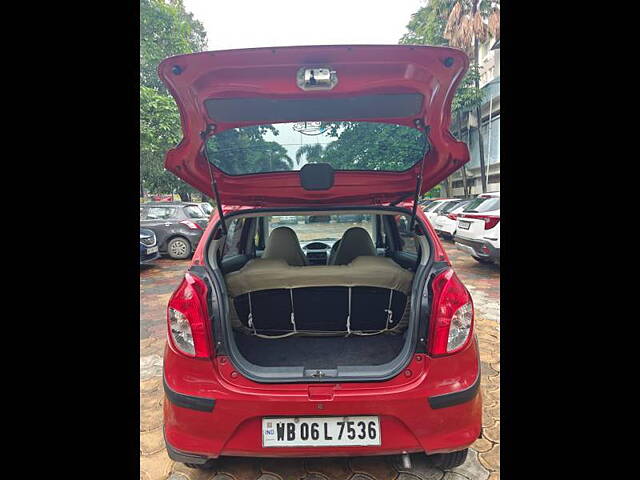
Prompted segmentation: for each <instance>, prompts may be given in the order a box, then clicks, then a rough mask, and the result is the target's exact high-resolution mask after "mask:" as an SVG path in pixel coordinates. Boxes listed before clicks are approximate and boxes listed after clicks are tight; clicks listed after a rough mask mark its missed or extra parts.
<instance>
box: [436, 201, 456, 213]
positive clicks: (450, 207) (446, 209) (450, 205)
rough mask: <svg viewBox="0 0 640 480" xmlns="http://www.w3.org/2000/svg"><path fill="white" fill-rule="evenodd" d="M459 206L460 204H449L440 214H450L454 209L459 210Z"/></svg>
mask: <svg viewBox="0 0 640 480" xmlns="http://www.w3.org/2000/svg"><path fill="white" fill-rule="evenodd" d="M459 205H460V202H449V203H447V204H446V205H445V206H444V208H441V209H440V210H439V212H440V213H449V212H450V211H451V210H453V209H454V208H458V206H459Z"/></svg>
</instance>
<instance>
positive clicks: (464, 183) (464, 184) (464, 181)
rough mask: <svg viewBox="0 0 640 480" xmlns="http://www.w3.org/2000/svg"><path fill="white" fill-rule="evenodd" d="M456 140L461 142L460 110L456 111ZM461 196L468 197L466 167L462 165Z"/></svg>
mask: <svg viewBox="0 0 640 480" xmlns="http://www.w3.org/2000/svg"><path fill="white" fill-rule="evenodd" d="M467 123H468V122H467ZM458 139H459V140H462V112H461V111H460V110H458ZM462 195H463V196H464V197H468V196H469V194H468V193H467V167H466V166H465V165H462Z"/></svg>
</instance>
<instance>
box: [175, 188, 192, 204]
mask: <svg viewBox="0 0 640 480" xmlns="http://www.w3.org/2000/svg"><path fill="white" fill-rule="evenodd" d="M178 195H180V200H182V201H183V202H190V201H191V194H190V193H189V192H185V191H180V192H178Z"/></svg>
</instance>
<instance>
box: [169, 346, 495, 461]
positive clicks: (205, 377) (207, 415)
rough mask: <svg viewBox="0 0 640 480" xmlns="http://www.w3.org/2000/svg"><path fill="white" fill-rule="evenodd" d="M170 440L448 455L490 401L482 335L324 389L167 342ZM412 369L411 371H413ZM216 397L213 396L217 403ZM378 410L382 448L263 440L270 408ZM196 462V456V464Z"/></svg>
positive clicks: (280, 452) (231, 450)
mask: <svg viewBox="0 0 640 480" xmlns="http://www.w3.org/2000/svg"><path fill="white" fill-rule="evenodd" d="M164 369H165V379H164V381H165V391H166V392H167V393H168V394H167V396H166V397H165V402H164V428H165V439H166V442H167V444H168V448H169V451H170V454H171V453H175V452H176V451H178V452H183V453H187V454H191V455H196V457H197V456H200V457H203V458H205V457H209V458H215V457H218V456H220V455H229V456H256V457H313V456H319V457H330V456H354V455H391V454H400V453H403V452H423V451H424V452H427V453H441V452H450V451H456V450H461V449H464V448H466V447H468V446H469V445H471V444H472V443H473V442H474V441H475V440H476V439H477V438H478V436H479V435H480V429H481V424H482V405H481V395H480V389H479V383H480V376H479V374H480V370H479V362H478V354H477V345H476V342H475V341H474V342H470V345H469V347H468V348H466V349H465V350H464V351H462V352H459V353H457V354H454V355H452V356H449V357H443V358H429V357H427V356H425V355H424V354H417V355H414V357H413V360H412V361H411V363H410V364H409V365H408V366H407V368H406V369H405V371H404V372H403V373H401V374H400V375H398V376H397V377H395V378H393V379H391V380H389V381H387V382H382V383H375V384H373V383H360V384H355V383H351V384H349V383H343V384H339V385H337V386H335V388H331V387H332V386H333V385H332V386H327V384H322V385H325V386H327V389H326V392H322V390H323V389H320V390H321V392H320V394H318V393H317V385H316V386H315V389H316V390H313V389H310V388H309V387H310V385H309V384H286V385H280V384H278V385H265V384H258V383H254V382H251V381H249V380H247V379H244V378H242V377H240V376H236V377H235V378H234V377H233V376H232V373H234V372H233V366H232V365H231V364H230V363H229V361H228V359H225V358H224V357H218V358H217V359H216V364H215V365H214V364H213V363H212V362H210V361H203V360H193V359H187V358H185V357H182V356H181V355H178V354H176V353H175V352H173V351H172V350H171V349H170V348H168V347H167V348H166V350H165V357H164ZM407 371H409V372H410V374H409V373H407ZM212 400H215V401H214V402H212ZM325 415H326V416H350V415H378V416H379V417H380V426H381V438H382V445H381V446H367V447H302V448H299V447H295V448H264V447H263V446H262V431H261V425H262V417H265V416H270V417H273V416H276V417H277V416H283V417H292V416H325ZM194 463H197V462H194Z"/></svg>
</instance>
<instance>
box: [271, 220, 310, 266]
mask: <svg viewBox="0 0 640 480" xmlns="http://www.w3.org/2000/svg"><path fill="white" fill-rule="evenodd" d="M262 258H263V259H265V260H272V259H282V260H284V261H285V262H287V263H288V264H289V265H292V266H294V267H302V266H304V265H307V257H306V256H305V254H304V252H303V251H302V248H300V242H299V241H298V236H297V235H296V232H294V231H293V230H292V229H290V228H289V227H278V228H276V229H274V230H273V231H272V232H271V235H269V238H268V239H267V246H266V247H265V249H264V253H263V254H262Z"/></svg>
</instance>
